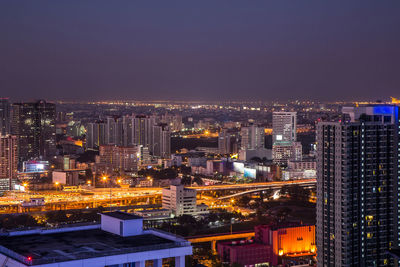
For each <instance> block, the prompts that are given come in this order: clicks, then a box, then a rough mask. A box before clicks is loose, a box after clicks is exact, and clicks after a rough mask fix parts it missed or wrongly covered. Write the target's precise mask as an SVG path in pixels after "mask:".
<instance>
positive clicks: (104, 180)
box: [102, 175, 112, 211]
mask: <svg viewBox="0 0 400 267" xmlns="http://www.w3.org/2000/svg"><path fill="white" fill-rule="evenodd" d="M102 179H103V182H104V187H106V182H107V179H108V177H107V176H105V175H103V177H102ZM111 202H112V192H111V184H110V211H111V210H112V209H111V208H112V207H111Z"/></svg>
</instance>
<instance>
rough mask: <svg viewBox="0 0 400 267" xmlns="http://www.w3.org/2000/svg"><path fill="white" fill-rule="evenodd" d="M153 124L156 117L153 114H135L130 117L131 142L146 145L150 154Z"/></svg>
mask: <svg viewBox="0 0 400 267" xmlns="http://www.w3.org/2000/svg"><path fill="white" fill-rule="evenodd" d="M155 124H156V118H155V117H153V116H145V115H136V116H134V117H133V118H132V127H133V131H132V138H133V144H135V145H142V146H144V147H148V148H149V152H150V153H151V154H152V153H153V147H152V145H153V126H154V125H155Z"/></svg>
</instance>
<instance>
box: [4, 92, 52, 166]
mask: <svg viewBox="0 0 400 267" xmlns="http://www.w3.org/2000/svg"><path fill="white" fill-rule="evenodd" d="M55 120H56V105H55V104H53V103H48V102H46V101H44V100H40V101H37V102H33V103H14V104H13V105H12V125H11V128H12V134H13V135H16V136H17V137H18V148H19V152H18V154H19V157H20V159H22V160H27V159H30V158H37V157H45V158H46V157H50V156H54V155H55V152H56V125H55Z"/></svg>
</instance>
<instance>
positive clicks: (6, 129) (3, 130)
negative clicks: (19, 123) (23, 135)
mask: <svg viewBox="0 0 400 267" xmlns="http://www.w3.org/2000/svg"><path fill="white" fill-rule="evenodd" d="M10 132H11V106H10V102H9V101H8V98H0V136H2V135H6V134H9V133H10Z"/></svg>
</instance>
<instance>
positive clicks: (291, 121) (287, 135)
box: [272, 112, 297, 144]
mask: <svg viewBox="0 0 400 267" xmlns="http://www.w3.org/2000/svg"><path fill="white" fill-rule="evenodd" d="M296 114H297V113H296V112H274V113H273V114H272V143H273V144H275V143H276V142H281V141H284V142H296V141H297V134H296V125H297V118H296Z"/></svg>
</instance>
